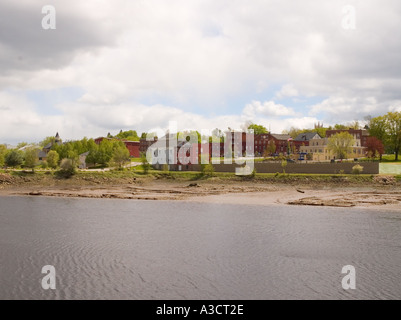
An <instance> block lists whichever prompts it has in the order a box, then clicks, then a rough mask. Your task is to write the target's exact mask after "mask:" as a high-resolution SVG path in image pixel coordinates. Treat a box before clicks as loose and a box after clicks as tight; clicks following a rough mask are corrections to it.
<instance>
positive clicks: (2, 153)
mask: <svg viewBox="0 0 401 320" xmlns="http://www.w3.org/2000/svg"><path fill="white" fill-rule="evenodd" d="M6 153H7V146H5V145H4V144H0V167H3V166H4V162H5V157H6Z"/></svg>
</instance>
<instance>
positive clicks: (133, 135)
mask: <svg viewBox="0 0 401 320" xmlns="http://www.w3.org/2000/svg"><path fill="white" fill-rule="evenodd" d="M115 138H118V139H126V140H129V141H139V137H138V133H137V132H136V131H135V130H128V131H122V130H120V132H119V134H117V135H116V136H115Z"/></svg>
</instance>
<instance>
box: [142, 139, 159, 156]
mask: <svg viewBox="0 0 401 320" xmlns="http://www.w3.org/2000/svg"><path fill="white" fill-rule="evenodd" d="M155 142H157V137H153V138H152V139H150V140H147V139H146V138H141V139H140V140H139V152H140V153H146V151H148V148H149V147H150V146H151V145H152V144H154V143H155Z"/></svg>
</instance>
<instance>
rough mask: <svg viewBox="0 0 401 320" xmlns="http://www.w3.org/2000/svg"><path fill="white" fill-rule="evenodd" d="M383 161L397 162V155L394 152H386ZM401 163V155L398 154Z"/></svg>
mask: <svg viewBox="0 0 401 320" xmlns="http://www.w3.org/2000/svg"><path fill="white" fill-rule="evenodd" d="M382 162H396V161H395V155H394V154H384V155H383V157H382ZM398 162H399V163H401V156H400V155H399V156H398V161H397V163H398Z"/></svg>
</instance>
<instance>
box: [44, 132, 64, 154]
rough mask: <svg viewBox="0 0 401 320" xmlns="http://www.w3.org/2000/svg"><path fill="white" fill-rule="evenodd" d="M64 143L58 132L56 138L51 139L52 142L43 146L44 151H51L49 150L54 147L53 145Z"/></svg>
mask: <svg viewBox="0 0 401 320" xmlns="http://www.w3.org/2000/svg"><path fill="white" fill-rule="evenodd" d="M62 143H63V142H62V140H61V139H60V136H59V134H58V132H57V133H56V136H55V137H54V140H53V141H51V142H49V143H48V144H47V145H45V146H44V147H43V151H44V152H46V154H47V153H49V151H50V150H51V148H52V147H53V145H55V144H58V145H60V144H62Z"/></svg>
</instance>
